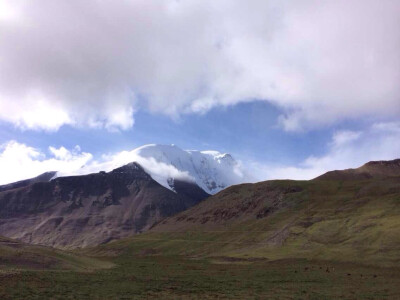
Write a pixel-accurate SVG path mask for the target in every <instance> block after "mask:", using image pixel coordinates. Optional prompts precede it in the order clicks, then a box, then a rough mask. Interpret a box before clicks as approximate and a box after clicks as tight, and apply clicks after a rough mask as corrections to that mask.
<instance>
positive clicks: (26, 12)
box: [0, 0, 400, 184]
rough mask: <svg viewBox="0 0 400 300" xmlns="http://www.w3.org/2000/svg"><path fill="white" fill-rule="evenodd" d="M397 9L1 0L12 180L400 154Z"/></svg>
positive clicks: (4, 117)
mask: <svg viewBox="0 0 400 300" xmlns="http://www.w3.org/2000/svg"><path fill="white" fill-rule="evenodd" d="M399 15H400V2H399V1H397V0H327V1H312V0H298V1H285V0H279V1H269V0H249V1H233V0H230V1H229V0H221V1H211V0H185V1H178V0H165V1H152V0H121V1H99V0H87V1H78V0H68V1H66V0H35V1H27V0H0V184H3V183H8V182H12V181H16V180H20V179H24V178H29V177H32V176H36V175H38V174H40V173H43V172H45V171H49V170H67V171H68V170H70V171H73V170H76V169H79V168H80V167H81V166H82V165H87V164H92V165H96V164H97V163H100V162H107V160H110V159H112V158H115V157H118V154H120V153H122V152H123V151H130V150H132V149H134V148H136V147H139V146H141V145H144V144H149V143H156V144H176V145H178V146H179V147H181V148H183V149H196V150H217V151H220V152H227V153H231V154H232V155H233V156H234V157H235V158H236V159H237V160H238V161H240V164H241V166H242V168H244V169H246V170H247V171H248V172H250V173H251V174H252V175H253V177H254V178H256V179H257V180H267V179H274V178H292V179H310V178H313V177H315V176H318V175H319V174H322V173H323V172H326V171H328V170H332V169H344V168H350V167H358V166H360V165H362V164H363V163H365V162H367V161H370V160H383V159H385V160H386V159H394V158H399V157H400V55H399V53H400V29H399V28H400V18H398V16H399Z"/></svg>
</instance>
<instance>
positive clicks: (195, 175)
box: [133, 144, 247, 194]
mask: <svg viewBox="0 0 400 300" xmlns="http://www.w3.org/2000/svg"><path fill="white" fill-rule="evenodd" d="M133 151H134V152H135V153H136V154H137V155H138V156H140V157H142V158H146V159H154V160H155V161H157V162H158V163H162V164H165V165H168V166H172V167H174V168H176V169H177V170H178V171H179V172H182V173H184V174H186V175H188V177H189V178H190V179H192V180H193V181H195V182H196V183H197V185H199V186H200V187H201V188H202V189H203V190H205V191H206V192H207V193H210V194H215V193H217V192H219V191H220V190H222V189H224V188H226V187H228V186H230V185H233V184H238V183H242V182H244V181H246V179H247V176H246V175H245V174H244V173H243V171H242V170H241V168H240V165H239V163H238V162H236V161H235V160H234V159H233V157H232V156H231V155H230V154H227V153H220V152H218V151H196V150H182V149H181V148H179V147H177V146H175V145H155V144H152V145H145V146H142V147H139V148H137V149H135V150H133ZM144 168H145V169H146V167H145V166H144ZM149 173H150V175H152V177H153V179H155V180H157V181H162V182H160V183H161V184H163V185H165V178H161V180H160V178H157V177H158V174H154V175H155V176H153V174H151V173H152V172H149ZM173 181H174V178H173V177H170V178H167V183H168V185H169V186H170V187H171V188H172V189H173Z"/></svg>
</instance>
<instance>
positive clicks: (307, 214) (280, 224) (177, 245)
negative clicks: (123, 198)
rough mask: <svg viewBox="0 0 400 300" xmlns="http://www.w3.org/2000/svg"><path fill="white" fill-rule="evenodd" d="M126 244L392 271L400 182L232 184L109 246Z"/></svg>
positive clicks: (398, 237) (399, 235)
mask: <svg viewBox="0 0 400 300" xmlns="http://www.w3.org/2000/svg"><path fill="white" fill-rule="evenodd" d="M129 243H134V244H135V245H136V247H139V245H141V246H140V247H144V248H146V247H147V248H154V249H159V251H160V252H162V253H165V254H180V255H181V254H184V255H191V256H193V255H194V256H229V257H240V258H246V257H253V258H254V257H255V258H267V259H286V258H306V259H319V260H321V259H322V260H335V261H342V262H359V263H363V264H368V265H380V266H398V265H399V263H400V177H391V178H384V179H369V180H361V181H358V180H349V181H332V180H326V181H323V180H318V181H308V182H307V181H270V182H261V183H257V184H244V185H239V186H234V187H231V188H228V189H226V190H224V191H222V192H221V193H219V194H217V195H215V196H213V197H211V198H209V199H207V200H206V201H204V202H202V203H200V204H199V205H197V206H195V207H194V208H192V209H189V210H187V211H185V212H183V213H180V214H178V215H176V216H174V217H171V218H168V219H166V220H164V221H163V222H161V223H160V224H158V225H157V226H155V227H154V228H153V229H152V230H151V231H150V232H149V233H146V234H143V235H139V236H136V237H135V238H133V239H131V240H126V241H122V242H120V243H118V242H117V243H114V244H112V245H110V246H108V247H117V248H118V247H122V248H123V247H125V246H124V245H125V244H129Z"/></svg>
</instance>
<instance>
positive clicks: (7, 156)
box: [0, 141, 93, 184]
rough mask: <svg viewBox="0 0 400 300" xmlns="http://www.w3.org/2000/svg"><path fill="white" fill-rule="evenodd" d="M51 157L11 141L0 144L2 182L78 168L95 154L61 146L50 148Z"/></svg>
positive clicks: (0, 177)
mask: <svg viewBox="0 0 400 300" xmlns="http://www.w3.org/2000/svg"><path fill="white" fill-rule="evenodd" d="M49 152H50V157H49V156H46V154H45V153H43V152H42V151H40V150H39V149H36V148H33V147H30V146H27V145H25V144H21V143H18V142H16V141H9V142H8V143H5V144H3V145H1V146H0V170H1V171H0V184H6V183H10V182H15V181H18V180H22V179H26V178H32V177H35V176H37V175H39V174H42V173H44V172H48V171H58V170H63V171H64V172H73V171H74V170H78V169H79V168H81V167H82V166H83V165H85V164H86V163H87V162H88V161H90V160H91V159H92V158H93V156H92V155H91V154H90V153H86V152H81V151H80V149H79V147H75V149H73V150H72V151H69V150H67V149H65V148H64V147H60V148H58V149H57V148H54V147H50V148H49Z"/></svg>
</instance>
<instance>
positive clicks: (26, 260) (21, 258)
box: [0, 237, 112, 274]
mask: <svg viewBox="0 0 400 300" xmlns="http://www.w3.org/2000/svg"><path fill="white" fill-rule="evenodd" d="M111 266H112V264H110V263H109V262H103V261H100V260H96V259H93V258H90V257H85V256H83V255H77V254H73V253H68V252H64V251H61V250H56V249H54V248H50V247H42V246H34V245H29V244H24V243H21V242H18V241H15V240H11V239H8V238H4V237H0V270H1V274H8V273H15V272H20V271H23V270H75V271H87V270H94V269H98V268H104V267H111Z"/></svg>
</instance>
